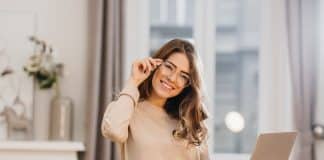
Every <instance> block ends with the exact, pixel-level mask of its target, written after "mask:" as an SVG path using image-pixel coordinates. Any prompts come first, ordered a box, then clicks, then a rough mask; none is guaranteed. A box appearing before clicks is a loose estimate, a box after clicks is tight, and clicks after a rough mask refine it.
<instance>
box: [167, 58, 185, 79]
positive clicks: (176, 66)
mask: <svg viewBox="0 0 324 160" xmlns="http://www.w3.org/2000/svg"><path fill="white" fill-rule="evenodd" d="M166 62H168V63H170V64H171V65H172V66H173V67H175V68H178V66H177V65H175V64H174V63H172V62H171V61H168V60H166ZM181 72H182V73H184V74H186V75H187V76H190V74H189V73H188V72H185V71H181Z"/></svg>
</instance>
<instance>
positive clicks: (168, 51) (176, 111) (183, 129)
mask: <svg viewBox="0 0 324 160" xmlns="http://www.w3.org/2000/svg"><path fill="white" fill-rule="evenodd" d="M179 52H180V53H184V54H185V55H186V56H187V58H188V60H189V65H190V71H189V74H190V79H191V83H190V85H189V86H187V87H185V88H184V89H183V90H182V91H181V92H180V93H179V94H178V95H177V96H175V97H171V98H169V99H167V101H166V103H165V105H164V109H165V111H166V112H167V113H168V115H169V116H170V117H172V118H174V119H176V120H178V127H177V128H176V129H175V130H174V131H173V132H172V135H173V136H174V137H175V138H179V139H183V140H187V144H191V145H195V146H199V145H200V144H201V143H202V142H203V141H204V140H205V138H206V136H207V127H206V125H205V124H204V122H203V120H205V119H207V117H208V116H207V113H206V110H205V109H204V106H203V103H202V93H201V92H202V89H201V83H202V79H201V75H200V74H199V73H200V71H199V67H198V57H197V55H196V51H195V48H194V46H193V45H192V44H191V43H190V42H188V41H186V40H182V39H173V40H171V41H169V42H167V43H166V44H165V45H163V46H162V47H161V48H160V49H159V50H158V51H157V52H155V54H154V55H153V56H152V58H160V59H163V60H166V59H167V58H168V57H169V56H170V55H172V54H173V53H179ZM155 71H156V70H155ZM155 71H153V72H152V73H151V75H150V76H149V77H148V78H147V79H146V80H145V81H143V82H142V83H141V84H140V85H139V91H140V99H141V100H145V99H147V98H148V97H149V96H150V95H151V93H152V89H153V87H152V78H153V75H154V73H155Z"/></svg>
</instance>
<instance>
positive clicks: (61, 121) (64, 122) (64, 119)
mask: <svg viewBox="0 0 324 160" xmlns="http://www.w3.org/2000/svg"><path fill="white" fill-rule="evenodd" d="M72 113H73V102H72V99H71V98H69V97H62V96H56V97H54V98H53V99H52V101H51V112H50V116H51V119H50V137H49V139H50V140H59V141H70V140H72V128H73V126H72V116H73V114H72Z"/></svg>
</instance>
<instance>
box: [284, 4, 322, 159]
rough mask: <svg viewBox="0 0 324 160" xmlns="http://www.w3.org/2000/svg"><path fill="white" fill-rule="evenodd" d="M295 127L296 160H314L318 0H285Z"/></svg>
mask: <svg viewBox="0 0 324 160" xmlns="http://www.w3.org/2000/svg"><path fill="white" fill-rule="evenodd" d="M286 7H287V33H288V48H289V59H290V69H291V77H292V91H293V99H292V100H293V114H294V127H295V128H296V129H297V131H298V133H299V135H298V137H297V144H296V145H295V154H294V156H293V157H294V160H314V159H315V156H314V138H313V136H312V130H311V128H312V124H313V119H314V105H315V97H316V96H315V93H316V89H315V88H316V87H315V84H316V82H315V81H316V78H315V75H316V66H315V65H316V61H315V60H316V45H315V44H316V30H317V29H316V27H315V26H316V25H315V24H316V1H315V0H286Z"/></svg>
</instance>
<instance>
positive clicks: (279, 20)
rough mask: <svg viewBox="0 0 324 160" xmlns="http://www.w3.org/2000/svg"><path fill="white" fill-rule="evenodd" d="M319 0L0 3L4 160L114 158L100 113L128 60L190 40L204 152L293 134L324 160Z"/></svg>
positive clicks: (235, 153)
mask: <svg viewBox="0 0 324 160" xmlns="http://www.w3.org/2000/svg"><path fill="white" fill-rule="evenodd" d="M323 11H324V1H323V0H245V1H242V0H92V1H90V0H67V1H61V0H28V1H18V0H0V74H1V75H0V112H1V113H0V139H1V142H0V159H12V160H16V159H21V158H24V159H26V160H32V159H33V160H40V159H48V160H56V159H64V160H77V159H82V160H104V159H105V160H108V159H109V160H117V159H119V158H120V157H119V155H118V146H117V145H115V144H114V143H112V142H111V141H109V140H105V139H104V138H103V137H102V136H101V134H100V121H101V118H102V114H103V111H104V109H105V106H106V104H107V103H108V102H110V101H111V100H112V99H113V98H114V95H115V94H116V93H118V92H119V91H120V90H121V88H122V86H123V84H124V82H125V80H126V79H127V78H128V77H129V75H130V68H131V63H132V61H134V60H135V59H139V58H144V57H146V56H150V55H152V54H153V53H154V52H155V51H156V50H157V49H158V48H159V47H160V46H161V45H163V44H164V43H165V42H167V41H168V40H171V39H173V38H183V39H186V40H189V41H190V42H192V43H193V44H194V45H195V47H196V49H197V53H198V55H199V57H200V60H201V62H202V67H203V73H202V74H203V76H204V77H203V78H204V91H205V96H206V102H207V107H208V109H209V112H210V114H211V116H212V117H211V118H210V119H209V120H208V126H209V131H210V137H209V142H208V143H209V151H210V154H211V155H212V158H213V159H217V160H247V159H249V156H250V154H251V152H253V149H254V145H255V142H256V138H257V136H258V134H259V133H261V132H276V131H292V130H296V131H298V133H299V134H298V139H297V143H296V144H295V146H294V149H293V154H292V156H291V158H290V159H291V160H321V159H324V152H323V151H324V141H323V140H324V128H323V126H324V116H322V115H324V101H323V99H321V97H323V96H324V80H323V78H324V65H323V64H324V48H323V47H322V44H321V42H324V30H323V28H324V13H323Z"/></svg>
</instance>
